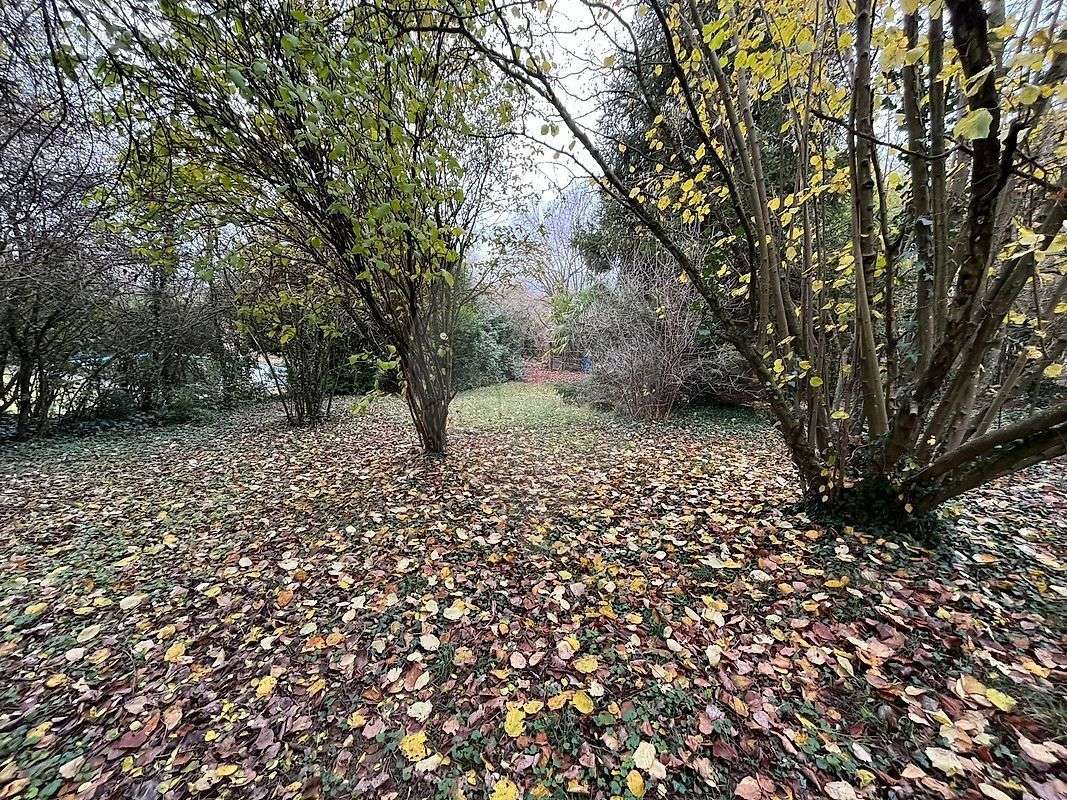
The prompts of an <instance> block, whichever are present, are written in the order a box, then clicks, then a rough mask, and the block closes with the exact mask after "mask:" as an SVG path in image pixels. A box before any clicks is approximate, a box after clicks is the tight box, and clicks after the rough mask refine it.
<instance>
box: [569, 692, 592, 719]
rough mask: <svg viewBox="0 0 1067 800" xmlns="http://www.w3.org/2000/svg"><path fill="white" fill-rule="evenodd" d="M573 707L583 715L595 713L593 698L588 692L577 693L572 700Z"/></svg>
mask: <svg viewBox="0 0 1067 800" xmlns="http://www.w3.org/2000/svg"><path fill="white" fill-rule="evenodd" d="M571 705H572V706H574V707H575V708H576V709H578V710H579V711H580V712H582V713H583V714H592V713H593V698H591V697H590V696H589V695H588V694H587V693H586V692H575V693H574V697H572V698H571Z"/></svg>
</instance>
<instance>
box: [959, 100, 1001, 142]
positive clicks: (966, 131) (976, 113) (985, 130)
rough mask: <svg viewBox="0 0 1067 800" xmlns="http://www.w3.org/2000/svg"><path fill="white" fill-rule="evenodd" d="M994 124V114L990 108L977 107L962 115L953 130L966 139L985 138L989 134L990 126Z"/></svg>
mask: <svg viewBox="0 0 1067 800" xmlns="http://www.w3.org/2000/svg"><path fill="white" fill-rule="evenodd" d="M992 124H993V115H992V114H990V113H989V109H988V108H976V109H974V110H973V111H968V112H967V113H966V114H964V115H963V116H962V117H960V121H959V122H957V123H956V127H954V128H953V129H952V132H953V133H954V134H955V135H956V136H960V137H962V138H964V139H969V140H974V139H985V138H986V137H988V136H989V128H990V126H991V125H992Z"/></svg>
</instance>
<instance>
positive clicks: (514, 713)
mask: <svg viewBox="0 0 1067 800" xmlns="http://www.w3.org/2000/svg"><path fill="white" fill-rule="evenodd" d="M525 730H526V712H525V711H523V710H522V709H521V708H509V709H508V713H507V715H506V716H505V717H504V733H506V734H507V735H508V736H510V737H512V738H513V739H514V738H515V737H517V736H522V734H523V732H524V731H525Z"/></svg>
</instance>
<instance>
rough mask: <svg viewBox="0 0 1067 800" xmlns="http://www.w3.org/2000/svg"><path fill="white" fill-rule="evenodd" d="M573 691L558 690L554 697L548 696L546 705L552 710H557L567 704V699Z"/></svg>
mask: <svg viewBox="0 0 1067 800" xmlns="http://www.w3.org/2000/svg"><path fill="white" fill-rule="evenodd" d="M573 694H574V693H573V692H560V693H559V694H557V695H555V696H554V697H550V698H548V707H549V708H550V709H552V710H553V711H559V710H560V709H561V708H563V706H565V705H567V701H568V700H570V699H571V695H573Z"/></svg>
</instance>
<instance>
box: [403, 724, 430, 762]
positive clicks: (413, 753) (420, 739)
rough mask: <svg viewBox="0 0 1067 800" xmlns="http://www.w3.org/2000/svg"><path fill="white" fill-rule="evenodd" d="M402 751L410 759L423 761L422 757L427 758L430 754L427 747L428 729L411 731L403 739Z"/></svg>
mask: <svg viewBox="0 0 1067 800" xmlns="http://www.w3.org/2000/svg"><path fill="white" fill-rule="evenodd" d="M400 752H402V753H403V754H404V756H405V757H406V758H407V760H408V761H422V759H424V758H426V756H427V755H429V751H427V749H426V731H418V732H417V733H409V734H408V735H407V736H405V737H404V738H403V739H401V740H400Z"/></svg>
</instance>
